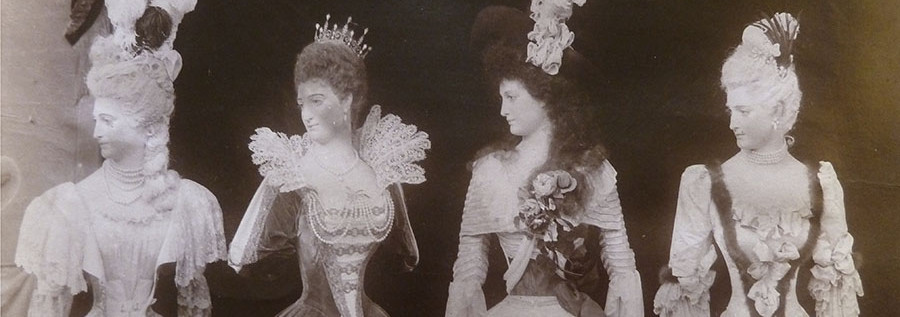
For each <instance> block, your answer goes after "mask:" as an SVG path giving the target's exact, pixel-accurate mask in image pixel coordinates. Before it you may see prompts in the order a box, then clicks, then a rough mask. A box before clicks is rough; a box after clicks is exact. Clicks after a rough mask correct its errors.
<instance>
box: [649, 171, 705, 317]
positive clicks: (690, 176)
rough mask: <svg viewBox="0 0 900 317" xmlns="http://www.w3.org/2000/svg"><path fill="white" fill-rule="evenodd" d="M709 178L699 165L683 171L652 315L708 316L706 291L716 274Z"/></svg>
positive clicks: (665, 316) (664, 316)
mask: <svg viewBox="0 0 900 317" xmlns="http://www.w3.org/2000/svg"><path fill="white" fill-rule="evenodd" d="M711 186H712V182H711V179H710V174H709V172H708V171H707V169H706V168H705V167H704V166H702V165H694V166H690V167H688V168H687V169H685V171H684V174H682V176H681V185H680V188H679V192H678V206H677V207H676V208H677V209H676V211H675V229H674V232H673V233H672V247H671V250H670V253H669V267H668V269H670V270H671V274H665V275H667V276H664V277H663V279H664V280H663V281H661V282H662V285H661V286H660V288H659V291H657V292H656V298H654V300H653V312H654V313H656V314H659V315H660V316H663V317H667V316H685V317H686V316H709V314H710V312H709V287H710V286H712V283H713V281H714V280H715V277H716V272H715V271H712V270H710V267H711V266H712V264H713V262H715V260H716V250H715V247H714V246H713V240H712V239H713V238H712V232H713V231H712V228H713V225H712V219H711V218H710V216H709V215H710V208H711V206H712V199H711V197H710V187H711Z"/></svg>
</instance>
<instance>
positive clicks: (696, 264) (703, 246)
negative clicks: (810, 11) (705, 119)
mask: <svg viewBox="0 0 900 317" xmlns="http://www.w3.org/2000/svg"><path fill="white" fill-rule="evenodd" d="M798 32H799V25H798V23H797V20H795V19H794V17H792V16H791V15H790V14H787V13H778V14H776V15H775V16H774V17H772V18H767V19H762V20H760V21H757V22H755V23H753V24H751V25H749V26H747V27H746V29H744V33H743V41H742V43H741V44H740V45H739V46H738V47H737V48H735V50H734V52H733V53H732V54H731V56H729V57H728V59H726V60H725V64H724V65H723V66H722V87H723V88H724V89H725V93H726V95H727V100H726V103H725V105H726V107H727V108H728V110H729V111H730V113H731V123H730V126H731V130H732V131H734V134H735V138H736V139H737V145H738V147H739V148H740V152H738V153H737V154H736V155H735V156H733V157H732V158H730V159H729V160H727V161H725V162H724V163H722V164H721V165H719V164H711V165H707V166H703V165H694V166H690V167H688V168H687V169H686V170H685V171H684V174H683V175H682V177H681V187H680V191H679V195H678V205H677V210H676V215H675V229H674V233H673V234H672V247H671V251H670V257H669V265H668V270H667V271H666V272H665V274H663V276H662V278H663V281H662V286H661V287H660V289H659V291H658V292H657V294H656V298H655V300H654V312H656V313H657V314H660V316H709V315H710V313H711V312H710V308H709V301H710V294H709V287H710V286H711V285H712V283H713V280H714V279H715V277H716V272H714V271H712V270H710V267H711V265H712V264H713V262H714V261H715V260H716V257H717V253H716V247H718V249H719V250H721V252H722V254H721V255H722V257H723V258H724V259H725V263H726V265H727V267H728V276H729V278H730V284H731V298H730V300H729V303H728V306H727V308H726V310H725V312H723V313H722V316H808V312H807V311H806V309H804V307H802V306H801V305H800V301H799V298H801V297H800V296H811V297H812V298H813V299H815V302H816V304H815V312H816V314H815V315H816V316H857V315H859V306H858V304H857V296H862V294H863V290H862V285H861V282H860V278H859V274H858V272H857V271H856V269H855V267H854V263H853V258H852V257H851V255H852V246H853V237H852V236H850V234H849V233H848V229H847V220H846V215H845V210H844V201H843V190H842V189H841V184H840V183H839V182H838V179H837V176H836V174H835V171H834V169H833V168H832V166H831V164H830V163H828V162H819V163H818V164H803V163H801V162H800V161H798V160H797V159H796V158H794V157H793V156H792V155H791V153H790V152H789V151H788V150H789V148H790V146H791V144H792V143H793V138H792V137H790V136H787V133H788V132H789V131H790V130H791V128H792V127H793V125H794V122H795V121H796V119H797V115H798V113H799V109H800V98H801V92H800V88H799V86H798V80H797V74H796V72H795V70H794V64H793V55H792V52H791V48H792V44H793V42H794V41H795V39H796V38H797V34H798ZM803 275H807V276H808V277H809V285H797V284H798V283H797V281H798V280H803V278H800V277H801V276H803Z"/></svg>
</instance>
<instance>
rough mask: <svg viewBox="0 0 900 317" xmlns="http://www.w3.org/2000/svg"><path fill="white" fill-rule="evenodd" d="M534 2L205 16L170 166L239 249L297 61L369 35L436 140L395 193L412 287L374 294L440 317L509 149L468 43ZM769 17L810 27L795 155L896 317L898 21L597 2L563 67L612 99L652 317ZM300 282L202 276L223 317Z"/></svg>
mask: <svg viewBox="0 0 900 317" xmlns="http://www.w3.org/2000/svg"><path fill="white" fill-rule="evenodd" d="M529 2H530V1H527V0H520V1H506V2H494V1H449V0H431V1H426V0H421V1H411V0H404V1H355V2H346V1H341V2H336V1H313V2H307V1H298V0H217V1H205V0H201V1H199V3H198V4H197V8H196V10H195V11H194V12H193V13H190V14H188V15H187V16H186V17H185V19H184V21H183V23H182V24H181V27H180V29H179V33H178V38H177V41H176V42H175V47H176V49H178V51H179V52H181V54H182V55H183V57H184V69H183V71H182V73H181V75H180V76H179V78H178V80H177V81H176V93H177V98H178V99H177V107H176V112H175V116H174V118H173V121H172V144H171V148H172V160H173V164H172V165H173V167H174V168H175V169H177V170H178V171H180V172H181V173H182V174H183V175H184V176H185V177H187V178H190V179H193V180H196V181H197V182H199V183H201V184H203V185H205V186H206V187H208V188H209V189H210V190H211V191H212V192H213V193H214V194H215V195H216V196H217V197H218V199H219V202H220V203H221V205H222V208H223V211H224V215H225V230H226V235H227V236H228V238H229V241H230V239H231V236H232V235H233V234H234V231H235V229H236V228H237V225H238V223H239V222H240V219H241V216H242V215H243V212H244V209H245V208H246V206H247V204H248V202H249V201H250V197H251V196H252V194H253V192H254V190H255V189H256V187H257V185H258V184H259V182H260V180H261V178H260V176H259V175H258V174H257V172H256V168H255V167H254V166H253V164H252V163H251V161H250V151H249V150H248V149H247V147H246V145H247V143H248V141H249V139H248V138H249V136H250V135H251V134H252V133H253V130H254V129H255V128H257V127H262V126H267V127H271V128H272V129H273V130H276V131H283V132H288V133H302V126H301V124H300V121H299V119H298V118H299V112H298V111H297V110H296V109H295V108H294V106H293V103H294V96H293V90H292V87H291V85H292V68H293V62H294V59H295V56H296V54H297V53H298V52H299V51H300V49H301V48H302V47H303V46H305V45H306V44H308V43H309V42H311V41H312V38H313V32H314V25H315V24H316V23H321V22H322V21H323V20H324V16H325V14H326V13H331V14H332V17H333V19H332V20H333V21H334V20H335V19H337V20H338V21H341V22H342V21H343V20H344V19H346V17H347V16H348V15H352V16H353V18H354V21H355V22H358V23H359V24H361V25H363V26H367V27H369V28H370V33H369V35H368V36H367V38H366V39H367V43H369V44H370V45H372V46H374V50H373V51H372V52H371V53H370V54H369V55H368V58H367V59H366V64H367V67H368V71H369V80H370V91H371V94H370V96H369V97H370V100H371V101H372V102H373V103H377V104H381V105H382V106H383V108H384V110H385V111H386V112H389V113H394V114H397V115H399V116H401V117H402V118H403V119H404V121H405V122H409V123H413V124H415V125H417V126H418V127H419V128H420V129H422V130H424V131H427V132H428V133H429V134H430V136H431V140H432V144H433V149H432V150H431V151H430V152H429V156H428V158H427V159H426V160H425V162H424V163H423V165H424V167H425V169H426V171H427V177H428V181H427V182H426V183H425V184H422V185H416V186H406V190H407V193H408V195H407V198H408V204H409V210H410V220H411V222H412V225H413V229H414V231H415V232H416V236H417V238H418V243H419V248H420V251H421V262H420V264H419V266H418V268H417V269H416V270H415V271H413V272H412V273H403V272H401V271H400V266H399V264H398V263H397V262H396V261H394V259H392V258H391V257H389V256H381V257H378V258H377V259H376V260H375V261H373V263H372V264H371V266H370V268H369V274H367V279H366V286H367V287H366V288H367V290H368V294H369V295H370V296H371V297H372V298H373V299H374V300H375V301H376V302H377V303H379V304H381V305H382V306H383V307H384V308H385V309H386V310H387V311H388V312H389V313H391V314H392V315H394V316H442V315H443V312H444V307H445V305H446V298H447V286H448V284H449V282H450V279H451V276H452V272H451V268H452V264H453V261H454V259H455V258H456V250H457V242H458V239H457V234H458V232H459V222H460V215H461V212H462V204H463V200H464V197H465V191H466V186H467V185H468V181H469V176H470V174H469V171H468V170H467V164H468V163H469V162H470V161H471V160H472V158H473V156H474V154H475V152H476V151H477V150H478V149H480V148H482V147H483V146H485V145H486V144H488V143H489V142H490V141H491V140H494V139H495V138H496V137H498V136H499V135H501V133H505V129H506V125H505V122H504V121H502V119H501V118H500V116H499V106H498V105H497V104H496V102H494V101H493V100H494V99H493V96H494V95H495V94H496V92H494V91H489V90H488V89H486V87H485V85H484V84H483V83H482V82H481V79H480V77H479V70H478V65H477V63H476V62H477V60H476V58H475V57H476V55H475V54H474V53H473V52H471V51H470V50H469V49H468V37H469V32H470V27H471V25H472V22H473V21H474V17H475V15H476V14H477V13H478V12H479V10H481V9H482V8H483V7H485V6H487V5H489V4H497V3H501V4H506V5H509V6H513V7H518V8H521V9H523V10H527V8H528V5H529ZM778 11H786V12H791V13H793V14H794V15H795V16H798V18H799V20H800V24H801V28H800V38H799V40H798V43H797V49H796V53H795V60H796V64H797V71H798V74H799V77H800V85H801V88H802V90H803V92H804V99H803V108H802V111H801V113H800V119H799V121H798V123H797V125H796V126H795V131H794V132H793V133H792V134H793V135H794V136H795V137H796V139H797V142H796V146H795V147H794V149H793V150H792V152H793V153H794V154H795V155H796V156H797V157H798V158H800V159H801V160H808V161H815V160H829V161H831V162H832V163H833V164H834V166H835V169H836V170H837V172H838V175H839V177H840V179H841V181H842V183H843V186H844V191H845V196H846V197H845V198H846V205H847V217H848V222H849V226H850V230H851V233H852V234H853V235H854V236H855V238H856V245H855V249H856V250H857V251H858V252H859V253H860V255H861V258H862V260H861V262H859V263H857V264H858V265H859V266H860V272H861V275H862V279H863V286H864V288H865V291H866V295H865V297H862V298H861V299H860V307H861V309H862V312H863V315H864V316H881V315H890V314H891V313H893V312H897V311H900V304H898V303H897V301H896V299H897V298H900V290H898V288H900V286H898V285H900V272H898V270H897V268H898V267H900V266H898V263H900V251H898V250H900V243H898V238H900V234H898V233H897V232H898V228H900V215H898V214H897V206H900V75H898V74H900V45H898V40H900V20H898V19H900V4H898V3H897V2H896V1H885V2H883V3H882V2H878V1H852V2H850V1H841V0H832V1H797V2H787V1H743V2H741V3H736V2H734V1H641V0H627V1H626V0H611V1H610V0H605V1H601V0H589V1H588V2H587V4H586V5H585V6H584V7H582V8H576V9H575V13H574V16H573V17H572V19H571V20H570V22H569V23H568V24H569V26H570V27H571V29H572V30H573V31H574V32H575V33H576V39H575V44H574V47H575V48H576V49H577V50H578V51H579V52H581V53H582V54H583V55H584V56H586V57H587V58H588V59H590V60H591V61H592V62H593V63H594V64H595V65H596V66H597V67H598V69H599V70H600V71H601V72H602V76H603V77H604V78H606V80H608V83H609V85H610V86H611V88H612V89H611V91H610V92H609V93H608V95H607V96H605V98H608V99H607V100H609V101H610V102H609V104H610V106H608V107H607V108H606V109H604V111H605V118H606V119H604V121H603V122H598V123H597V128H598V129H602V130H603V132H604V133H605V136H606V139H605V144H606V146H607V148H608V149H609V152H610V158H609V159H610V161H611V162H612V164H613V165H614V166H615V167H616V168H617V170H618V171H619V194H620V196H621V199H622V205H623V208H624V212H625V218H626V223H627V228H628V231H629V239H630V241H631V244H632V247H633V248H634V250H635V252H636V254H637V264H638V269H639V270H640V272H641V275H642V278H643V289H644V305H645V308H646V310H647V312H648V313H650V312H651V311H652V300H653V296H654V294H655V292H656V289H657V288H658V286H659V283H658V281H657V277H656V276H657V271H658V269H659V268H660V267H662V266H664V265H665V263H666V261H667V259H668V247H669V243H670V236H671V231H672V222H673V218H674V210H675V209H674V205H675V201H676V196H677V187H678V181H679V177H680V174H681V172H682V171H683V169H684V168H685V167H687V166H688V165H691V164H697V163H703V162H707V161H709V160H712V159H717V158H718V159H725V158H728V157H729V156H731V155H732V154H734V153H735V152H736V150H737V148H736V146H735V144H734V139H733V137H732V134H731V133H730V131H729V130H728V117H727V115H726V113H725V111H724V107H723V104H724V93H723V92H722V91H721V89H720V88H719V84H718V78H719V75H720V67H721V65H722V62H723V61H724V59H725V57H726V56H727V54H728V53H729V51H730V50H731V49H732V48H733V47H734V46H736V45H737V44H738V43H739V42H740V38H741V33H742V31H743V28H744V26H745V25H746V24H747V23H749V22H752V21H755V20H757V19H759V18H760V17H762V15H763V14H771V13H774V12H778ZM523 49H524V48H523ZM495 251H496V250H495ZM498 259H499V258H498ZM720 261H721V260H720ZM501 262H502V261H492V263H501ZM296 266H297V265H296V260H294V259H291V258H272V259H269V260H267V261H264V262H263V263H261V264H260V265H259V267H260V268H259V269H257V270H254V272H255V273H252V274H250V275H249V276H244V277H240V276H238V275H236V274H235V273H234V272H233V271H231V270H230V268H228V267H227V266H226V265H224V263H218V264H215V265H213V266H211V267H210V268H209V269H208V274H207V275H208V277H209V279H210V285H211V288H212V293H213V297H214V298H213V307H214V314H215V315H217V316H265V315H273V314H274V313H276V312H278V311H279V310H281V309H282V308H284V307H286V306H287V305H288V304H290V303H291V302H293V300H294V299H296V298H297V297H298V296H299V294H300V280H299V276H298V274H297V268H296ZM493 269H494V271H493V274H491V276H489V283H488V291H487V293H488V301H489V305H490V302H496V301H497V300H499V299H500V298H502V296H503V295H504V294H503V293H502V292H503V288H502V281H501V277H500V275H499V272H501V271H502V270H503V269H504V268H502V267H499V268H493ZM726 280H727V278H726V277H725V273H724V271H720V275H719V278H718V282H720V283H717V286H716V288H717V289H719V290H722V291H723V292H714V293H713V307H714V310H716V309H718V310H721V309H722V308H723V306H724V305H725V301H727V298H728V290H727V288H724V287H725V285H724V284H727V283H724V282H726ZM798 287H801V289H803V288H805V285H798ZM801 293H802V294H806V292H805V291H801ZM599 295H600V296H602V294H599ZM804 296H805V295H804ZM602 298H604V297H600V299H601V300H600V302H601V303H603V300H602Z"/></svg>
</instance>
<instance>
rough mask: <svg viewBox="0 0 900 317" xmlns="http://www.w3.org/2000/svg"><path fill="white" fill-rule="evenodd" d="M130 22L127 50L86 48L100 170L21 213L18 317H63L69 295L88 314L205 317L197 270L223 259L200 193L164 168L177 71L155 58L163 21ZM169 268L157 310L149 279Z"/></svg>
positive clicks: (210, 200)
mask: <svg viewBox="0 0 900 317" xmlns="http://www.w3.org/2000/svg"><path fill="white" fill-rule="evenodd" d="M108 3H109V2H108ZM162 16H163V17H165V16H167V15H162ZM135 23H137V24H138V28H137V29H136V31H134V33H133V34H135V36H136V37H137V38H136V39H134V40H131V42H132V43H139V44H136V45H134V46H127V47H123V46H122V45H120V42H117V38H116V37H115V36H110V37H101V38H98V39H97V40H96V41H95V42H94V44H93V45H92V47H91V54H90V58H91V62H92V65H91V69H90V71H89V72H88V75H87V80H86V81H87V87H88V90H89V93H90V94H91V95H92V96H93V98H94V100H95V102H94V109H93V116H94V119H95V127H94V138H96V139H97V141H98V142H99V143H100V154H101V156H102V157H103V164H102V166H101V168H100V169H99V170H97V171H96V172H94V173H92V174H90V175H89V176H88V177H87V178H85V179H84V180H82V181H79V182H77V183H64V184H61V185H58V186H56V187H54V188H52V189H50V190H48V191H47V192H45V193H44V194H42V195H41V196H39V197H37V198H35V200H34V201H32V202H31V204H30V205H29V206H28V208H27V209H26V212H25V217H24V219H23V221H22V226H21V233H20V237H19V241H18V247H17V253H16V259H15V261H16V264H17V265H18V266H20V267H22V268H23V269H24V270H25V271H26V272H28V273H30V274H33V275H34V276H35V277H36V279H37V288H36V290H35V291H34V293H33V294H32V297H31V302H30V305H29V310H28V315H29V316H68V315H69V313H70V310H71V306H72V299H73V295H75V294H78V293H81V292H85V291H88V292H90V293H91V294H92V297H93V305H92V307H91V310H90V312H89V313H88V316H158V315H159V313H158V312H157V311H156V309H159V310H160V312H165V313H171V312H174V311H177V314H178V315H179V316H209V315H210V313H211V307H210V294H209V288H208V286H207V283H206V279H205V278H204V275H203V272H204V270H205V267H206V265H207V264H208V263H211V262H214V261H218V260H224V259H225V255H226V254H225V237H224V233H223V228H222V213H221V210H220V208H219V204H218V201H217V200H216V198H215V197H214V196H213V195H212V193H210V192H209V191H208V190H207V189H206V188H204V187H203V186H201V185H199V184H197V183H195V182H192V181H190V180H187V179H183V178H181V177H179V175H178V173H176V172H175V171H173V170H170V169H168V163H169V150H168V142H169V131H168V130H169V118H170V117H171V115H172V112H173V110H174V105H175V103H174V102H175V94H174V86H173V81H174V79H175V76H177V70H178V67H174V66H173V65H172V62H174V60H173V59H170V58H166V57H165V56H170V57H171V56H173V55H172V54H170V53H172V52H174V51H172V52H165V51H160V49H168V50H171V47H166V46H165V45H164V44H163V43H164V41H169V42H170V41H171V38H168V36H169V35H170V34H171V33H170V31H171V30H172V29H173V27H172V24H171V20H168V19H166V18H164V19H161V20H157V19H151V21H148V20H146V19H139V20H138V21H136V22H135ZM131 29H132V30H135V28H134V27H133V26H132V28H131ZM157 31H161V32H157ZM174 54H177V53H174ZM173 266H174V282H175V287H176V288H177V307H157V305H153V304H154V303H155V302H156V297H157V295H158V294H156V289H157V283H158V282H160V278H161V276H164V274H160V273H159V272H161V271H162V272H166V271H168V270H171V268H172V267H173ZM151 305H152V307H151Z"/></svg>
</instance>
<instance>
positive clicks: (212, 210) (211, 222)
mask: <svg viewBox="0 0 900 317" xmlns="http://www.w3.org/2000/svg"><path fill="white" fill-rule="evenodd" d="M179 190H180V195H181V201H180V205H179V208H178V210H177V212H176V213H175V215H176V217H177V218H176V219H175V220H176V221H175V222H174V223H173V224H174V225H176V226H178V227H179V228H178V229H179V230H178V232H180V233H181V236H180V239H179V240H178V241H179V248H178V251H177V254H179V255H180V256H179V258H178V259H177V261H176V266H175V286H176V287H177V288H178V315H179V316H209V315H210V313H211V312H212V306H211V302H210V296H209V286H208V285H207V283H206V278H205V277H204V276H203V272H204V271H205V270H206V265H207V264H209V263H212V262H215V261H219V260H224V259H225V255H226V252H225V233H224V232H225V231H224V229H223V226H222V209H221V208H220V207H219V201H218V200H216V197H215V196H213V194H212V193H211V192H209V190H207V189H206V188H204V187H203V186H201V185H200V184H197V183H195V182H193V181H189V180H182V184H181V186H180V188H179Z"/></svg>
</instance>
